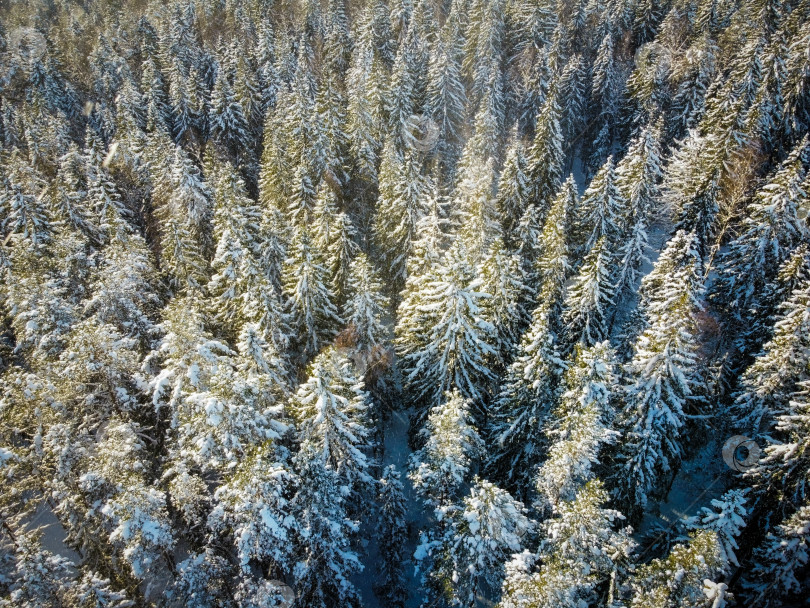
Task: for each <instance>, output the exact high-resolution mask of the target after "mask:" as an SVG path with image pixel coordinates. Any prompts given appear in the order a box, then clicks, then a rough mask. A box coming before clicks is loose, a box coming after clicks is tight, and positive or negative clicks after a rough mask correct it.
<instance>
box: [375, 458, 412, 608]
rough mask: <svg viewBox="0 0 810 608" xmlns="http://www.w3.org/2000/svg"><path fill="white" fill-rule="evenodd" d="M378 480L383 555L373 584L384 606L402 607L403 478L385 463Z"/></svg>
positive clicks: (404, 589)
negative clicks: (377, 575)
mask: <svg viewBox="0 0 810 608" xmlns="http://www.w3.org/2000/svg"><path fill="white" fill-rule="evenodd" d="M378 484H379V490H378V494H377V501H378V503H379V509H380V510H379V520H378V522H377V530H378V533H379V535H380V536H379V538H380V553H381V554H382V555H381V560H380V563H379V565H378V567H377V569H378V572H379V576H380V579H379V581H378V582H377V583H376V585H375V593H376V594H377V595H378V596H379V597H380V598H381V599H383V600H384V601H385V602H386V606H391V608H403V606H404V605H405V601H406V600H407V599H408V590H407V588H406V587H405V580H404V575H403V571H404V569H405V568H404V565H405V561H406V553H405V543H406V541H407V530H406V523H405V516H406V504H405V497H404V495H403V487H402V481H401V480H400V475H399V472H398V471H397V469H396V467H395V466H394V465H389V466H387V467H385V470H384V471H383V476H382V478H381V479H380V480H379V482H378Z"/></svg>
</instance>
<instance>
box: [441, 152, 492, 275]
mask: <svg viewBox="0 0 810 608" xmlns="http://www.w3.org/2000/svg"><path fill="white" fill-rule="evenodd" d="M471 141H472V140H470V141H468V145H467V146H466V147H465V148H464V155H466V154H467V152H468V151H470V147H471V144H470V142H471ZM464 155H462V158H461V163H466V164H465V166H463V167H461V168H460V171H461V173H460V177H459V181H458V183H457V184H456V189H455V192H456V194H455V196H454V197H453V200H452V206H451V211H450V218H449V219H450V221H451V222H452V223H453V224H455V225H457V226H458V230H457V234H458V236H459V238H461V239H462V240H463V241H464V247H465V249H466V251H467V252H468V255H469V258H470V262H471V263H478V262H479V261H480V259H481V258H482V257H483V255H484V252H485V251H486V250H487V248H488V247H489V245H490V243H491V242H492V241H493V240H494V239H496V238H500V236H501V224H500V222H499V221H498V218H497V205H496V200H495V192H494V187H495V166H494V161H493V159H492V157H489V158H486V157H484V156H483V155H478V154H475V152H474V151H473V155H472V157H469V158H465V156H464ZM461 163H460V164H461Z"/></svg>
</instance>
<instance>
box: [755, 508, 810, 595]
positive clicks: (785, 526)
mask: <svg viewBox="0 0 810 608" xmlns="http://www.w3.org/2000/svg"><path fill="white" fill-rule="evenodd" d="M752 561H753V563H754V567H753V569H752V570H751V571H750V572H749V573H748V574H747V575H746V576H745V580H744V581H743V586H744V587H745V588H746V592H745V595H744V597H745V599H746V600H747V601H751V602H756V605H757V606H765V607H768V608H770V607H771V606H773V607H774V608H775V607H776V606H782V605H784V604H783V603H782V602H783V601H784V600H785V599H786V598H793V597H795V598H800V597H802V596H803V595H805V594H806V593H807V578H806V577H805V576H804V574H803V573H804V572H806V570H807V564H808V563H810V506H807V505H806V504H805V505H802V506H801V507H799V509H798V510H797V511H796V512H795V513H793V514H792V515H791V516H790V517H788V518H787V519H785V520H784V521H783V522H782V523H781V524H779V525H778V526H776V529H775V530H774V531H773V532H770V533H769V534H768V535H767V536H766V537H765V539H764V540H763V541H762V543H761V544H760V545H759V546H757V547H756V548H755V549H754V555H753V560H752Z"/></svg>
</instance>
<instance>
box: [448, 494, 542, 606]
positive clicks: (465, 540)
mask: <svg viewBox="0 0 810 608" xmlns="http://www.w3.org/2000/svg"><path fill="white" fill-rule="evenodd" d="M524 511H525V509H524V508H523V504H522V503H520V502H518V501H516V500H515V499H513V498H512V497H511V496H510V495H509V493H508V492H505V491H504V490H501V489H500V488H498V487H497V486H495V485H494V484H492V483H490V482H488V481H485V480H481V479H477V478H476V480H475V481H474V485H473V487H472V488H470V494H469V496H465V497H464V500H463V502H461V504H459V505H458V506H454V507H447V508H444V509H443V510H442V513H443V516H444V517H449V518H452V524H451V527H450V529H449V530H447V532H446V535H445V537H444V539H442V544H444V546H445V547H446V548H444V547H442V548H440V547H436V548H434V549H433V551H434V552H436V551H437V550H438V551H441V549H444V550H445V551H448V552H449V553H450V555H451V560H452V568H453V570H452V573H451V575H450V578H451V581H452V583H451V582H450V581H447V584H448V587H450V588H451V589H452V598H453V603H454V604H455V605H459V606H473V605H475V603H476V599H477V598H478V596H479V595H480V594H481V593H482V592H487V593H489V594H492V593H493V592H494V593H497V589H499V588H500V586H501V582H502V580H503V576H504V571H503V565H504V562H505V561H506V559H507V557H508V556H509V555H511V554H513V553H516V552H518V551H520V550H521V549H522V548H523V546H524V542H525V537H526V536H527V535H528V533H529V531H530V530H531V528H532V523H533V522H531V521H530V520H529V519H528V518H527V517H526V515H525V513H524Z"/></svg>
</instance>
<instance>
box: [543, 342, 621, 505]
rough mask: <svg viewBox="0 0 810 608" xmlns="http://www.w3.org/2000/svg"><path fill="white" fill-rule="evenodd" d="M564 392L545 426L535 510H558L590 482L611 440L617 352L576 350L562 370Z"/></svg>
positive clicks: (601, 347)
mask: <svg viewBox="0 0 810 608" xmlns="http://www.w3.org/2000/svg"><path fill="white" fill-rule="evenodd" d="M564 387H565V392H564V393H563V394H562V395H561V396H560V402H559V404H558V405H557V407H556V408H555V409H554V410H553V411H552V412H551V416H550V418H549V420H548V421H547V422H546V424H545V425H544V426H545V435H546V436H547V437H548V438H549V440H550V441H551V446H550V447H549V450H548V457H547V458H546V460H545V461H544V462H543V464H542V465H540V468H539V470H538V472H537V479H536V487H537V495H538V499H537V502H538V507H539V508H540V509H542V510H543V511H545V512H549V511H556V510H557V508H558V505H559V504H560V503H561V501H571V500H573V499H574V498H575V496H576V493H577V491H578V490H579V488H580V487H582V486H583V485H584V484H585V483H586V482H588V481H590V480H591V479H593V477H594V475H595V473H594V470H593V469H594V467H595V466H597V465H598V464H599V452H600V449H601V447H602V445H603V444H605V443H611V442H613V441H615V439H616V435H617V433H616V432H615V431H612V430H611V429H610V427H611V423H612V421H613V417H614V412H613V401H614V400H615V396H614V393H615V391H616V390H617V388H618V386H617V377H616V370H615V353H614V352H613V349H611V348H610V344H609V343H608V342H599V343H597V344H595V345H594V346H593V347H591V348H588V349H583V348H582V347H579V346H578V347H577V348H576V351H575V356H574V359H573V362H572V363H571V365H570V366H569V367H568V369H567V370H566V371H565V377H564Z"/></svg>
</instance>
